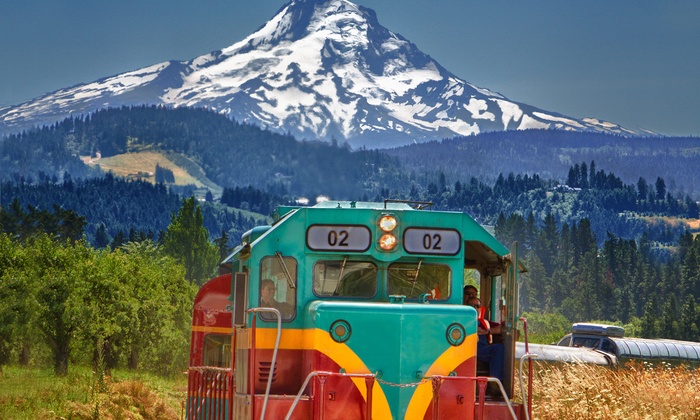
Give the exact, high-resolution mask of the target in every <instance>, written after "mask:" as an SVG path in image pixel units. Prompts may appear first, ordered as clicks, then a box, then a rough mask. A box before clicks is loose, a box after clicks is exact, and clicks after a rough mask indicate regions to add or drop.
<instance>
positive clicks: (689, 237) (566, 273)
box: [495, 214, 700, 341]
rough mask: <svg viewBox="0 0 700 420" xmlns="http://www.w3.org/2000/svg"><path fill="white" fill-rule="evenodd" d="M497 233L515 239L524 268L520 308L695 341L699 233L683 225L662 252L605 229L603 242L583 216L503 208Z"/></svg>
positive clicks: (699, 319)
mask: <svg viewBox="0 0 700 420" xmlns="http://www.w3.org/2000/svg"><path fill="white" fill-rule="evenodd" d="M495 233H496V236H497V237H498V238H499V240H501V241H503V242H504V243H511V242H512V241H515V240H517V241H518V243H519V245H520V247H521V249H522V255H523V258H524V262H525V265H526V266H527V268H528V272H527V273H526V274H524V275H523V279H524V282H523V285H522V288H521V291H520V293H521V308H522V310H523V311H526V312H528V311H532V312H537V313H558V314H562V315H563V316H565V317H566V318H567V319H568V320H569V321H570V322H584V321H592V320H605V321H608V322H616V323H620V324H631V325H632V326H633V328H632V329H633V330H635V331H638V334H639V335H641V336H643V337H649V338H656V337H665V338H675V339H681V340H690V341H700V236H695V237H694V236H693V234H692V233H690V232H689V231H687V230H686V231H684V232H683V233H682V234H681V235H680V236H679V237H678V242H677V248H676V249H675V251H674V252H672V253H670V254H668V255H667V256H666V258H663V259H662V258H658V255H656V254H655V253H654V252H653V251H652V243H651V241H650V240H649V237H648V235H642V237H641V238H640V239H639V240H634V239H624V238H621V237H617V236H614V235H612V234H609V233H608V234H607V235H606V237H605V238H604V240H603V244H602V246H598V245H597V243H598V239H597V238H596V235H595V233H594V232H593V231H592V229H591V223H590V221H589V220H588V219H582V220H581V221H580V222H578V223H572V224H568V223H565V224H564V225H563V226H561V227H558V226H557V222H556V220H555V218H554V217H553V216H552V215H551V214H550V215H548V216H547V217H546V218H545V220H544V222H543V223H541V224H540V223H537V222H536V221H535V219H534V217H533V216H532V214H530V215H529V216H528V217H527V218H523V217H522V216H520V215H518V214H511V215H509V216H508V217H506V216H505V215H503V214H501V215H500V216H499V219H498V222H497V224H496V226H495Z"/></svg>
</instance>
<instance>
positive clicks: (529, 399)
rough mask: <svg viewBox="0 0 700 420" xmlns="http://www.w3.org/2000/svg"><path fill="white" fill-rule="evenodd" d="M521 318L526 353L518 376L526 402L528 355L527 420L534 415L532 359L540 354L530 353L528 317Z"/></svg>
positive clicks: (521, 360) (521, 361)
mask: <svg viewBox="0 0 700 420" xmlns="http://www.w3.org/2000/svg"><path fill="white" fill-rule="evenodd" d="M520 320H521V321H523V333H524V334H523V335H524V336H525V354H524V355H523V357H522V358H520V371H519V374H518V378H519V379H520V393H521V396H522V398H523V403H525V388H523V359H524V358H525V357H526V356H527V363H528V365H527V409H526V410H525V411H526V417H527V420H530V416H532V359H533V358H537V357H538V356H537V355H536V354H535V355H530V342H529V340H528V335H527V318H525V317H521V318H520Z"/></svg>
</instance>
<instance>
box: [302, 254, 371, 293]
mask: <svg viewBox="0 0 700 420" xmlns="http://www.w3.org/2000/svg"><path fill="white" fill-rule="evenodd" d="M313 282H314V293H315V294H316V295H317V296H342V297H372V296H374V295H375V294H376V293H377V266H376V265H374V264H373V263H371V262H366V261H348V260H347V259H344V260H342V261H319V262H317V263H316V265H314V274H313Z"/></svg>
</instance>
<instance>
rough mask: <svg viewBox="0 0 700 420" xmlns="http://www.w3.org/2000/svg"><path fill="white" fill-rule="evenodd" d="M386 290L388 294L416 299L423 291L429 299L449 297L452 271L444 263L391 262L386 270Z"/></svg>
mask: <svg viewBox="0 0 700 420" xmlns="http://www.w3.org/2000/svg"><path fill="white" fill-rule="evenodd" d="M388 273H389V274H388V276H389V278H388V284H387V292H388V293H389V295H404V296H406V298H408V299H416V298H418V297H420V296H421V295H422V294H424V293H428V294H430V297H429V299H447V298H448V297H450V293H451V290H450V284H451V283H450V279H451V277H452V271H451V270H450V267H449V266H447V265H444V264H425V263H423V262H422V260H421V261H419V262H416V263H396V264H391V265H390V266H389V270H388Z"/></svg>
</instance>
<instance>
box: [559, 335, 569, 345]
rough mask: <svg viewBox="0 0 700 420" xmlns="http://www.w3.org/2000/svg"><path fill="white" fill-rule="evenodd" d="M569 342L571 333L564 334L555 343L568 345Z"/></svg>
mask: <svg viewBox="0 0 700 420" xmlns="http://www.w3.org/2000/svg"><path fill="white" fill-rule="evenodd" d="M570 344H571V335H565V336H564V338H562V339H561V340H559V342H558V343H557V346H566V347H569V345H570Z"/></svg>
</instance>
